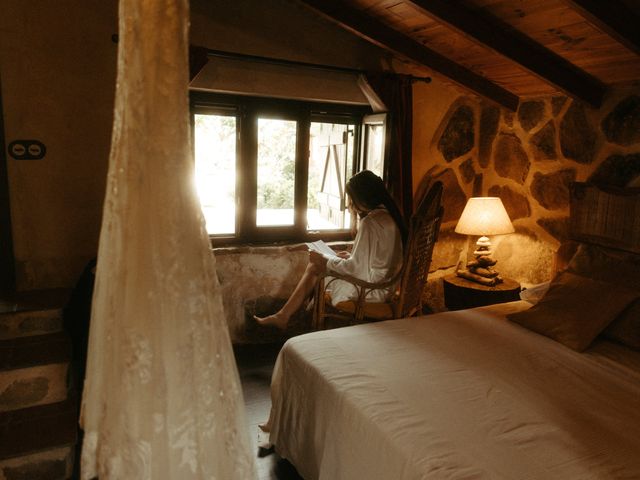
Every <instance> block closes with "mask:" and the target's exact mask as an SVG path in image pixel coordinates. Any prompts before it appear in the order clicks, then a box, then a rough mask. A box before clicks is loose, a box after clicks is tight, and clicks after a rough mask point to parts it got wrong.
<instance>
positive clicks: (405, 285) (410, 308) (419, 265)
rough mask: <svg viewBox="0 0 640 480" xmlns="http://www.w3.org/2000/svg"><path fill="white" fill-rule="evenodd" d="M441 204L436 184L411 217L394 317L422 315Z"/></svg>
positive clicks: (439, 185) (438, 229) (439, 186)
mask: <svg viewBox="0 0 640 480" xmlns="http://www.w3.org/2000/svg"><path fill="white" fill-rule="evenodd" d="M441 202H442V182H435V183H434V184H433V185H432V186H431V188H430V189H429V191H428V192H427V194H426V195H425V196H424V197H423V199H422V201H421V202H420V204H419V205H418V208H417V209H416V211H415V212H414V213H413V215H412V216H411V220H410V223H409V238H408V239H407V244H406V246H405V252H404V270H403V272H402V277H401V279H400V296H399V298H398V301H397V303H396V305H395V309H396V311H395V318H404V317H409V316H411V315H414V314H415V313H416V312H417V313H421V310H422V293H423V291H424V286H425V284H426V282H427V275H428V273H429V265H430V264H431V257H432V255H433V246H434V245H435V243H436V240H437V239H438V232H439V231H440V222H441V221H442V214H443V211H444V209H443V208H442V204H441Z"/></svg>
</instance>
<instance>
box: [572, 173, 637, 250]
mask: <svg viewBox="0 0 640 480" xmlns="http://www.w3.org/2000/svg"><path fill="white" fill-rule="evenodd" d="M570 208H571V213H570V217H569V235H570V237H571V238H572V239H573V240H576V241H579V242H587V243H595V244H597V245H603V246H606V247H612V248H617V249H620V250H626V251H629V252H633V253H640V188H616V187H610V188H606V189H602V188H599V187H596V186H595V185H591V184H588V183H573V184H572V186H571V207H570Z"/></svg>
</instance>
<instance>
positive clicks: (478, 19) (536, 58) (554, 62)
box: [407, 0, 608, 107]
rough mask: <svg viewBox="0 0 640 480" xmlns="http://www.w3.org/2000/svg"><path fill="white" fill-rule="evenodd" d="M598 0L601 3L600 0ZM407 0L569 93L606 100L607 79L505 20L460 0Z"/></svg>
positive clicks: (584, 98)
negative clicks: (590, 72) (592, 72)
mask: <svg viewBox="0 0 640 480" xmlns="http://www.w3.org/2000/svg"><path fill="white" fill-rule="evenodd" d="M583 1H586V0H583ZM594 1H595V3H598V0H594ZM600 1H601V0H600ZM407 3H410V4H412V5H413V6H415V7H416V8H417V9H418V10H420V11H421V12H423V13H424V14H425V15H428V16H429V17H431V18H433V19H434V20H436V21H437V22H440V23H443V24H445V25H447V26H448V27H449V28H452V29H453V30H455V31H456V32H458V33H460V34H461V35H464V36H465V37H467V38H469V39H470V40H472V41H474V42H475V43H478V44H481V45H483V46H485V47H488V48H490V49H491V50H493V51H494V52H495V53H497V54H499V55H502V56H504V57H506V58H508V59H509V60H511V61H513V62H515V63H517V64H518V65H520V66H521V67H523V68H525V69H526V70H527V71H529V72H530V73H532V74H533V75H535V76H537V77H538V78H540V79H541V80H543V81H544V82H546V83H549V84H551V85H553V86H554V87H556V88H558V89H560V90H562V91H563V92H565V93H566V94H567V95H569V96H571V97H573V98H576V99H579V100H582V101H584V102H587V103H588V104H590V105H592V106H594V107H599V106H600V105H601V104H602V99H603V97H604V94H605V91H606V86H605V85H604V84H603V83H601V82H600V81H599V80H598V79H597V78H595V77H593V76H591V75H589V74H588V73H587V72H584V71H583V70H580V69H579V68H577V67H576V66H575V65H573V64H572V63H570V62H568V61H567V60H565V59H564V58H562V57H561V56H559V55H557V54H556V53H554V52H552V51H551V50H548V49H547V48H545V47H543V46H542V45H540V44H539V43H537V42H535V41H533V40H532V39H530V38H529V37H527V36H526V35H524V34H522V33H520V32H518V31H517V30H515V29H514V28H513V27H512V26H510V25H508V24H507V23H504V22H503V21H502V20H500V19H498V18H496V17H493V16H490V15H489V14H485V13H483V12H479V11H476V10H472V9H470V8H468V7H465V6H464V5H463V4H461V3H460V2H451V1H446V0H407ZM602 3H606V4H608V2H602Z"/></svg>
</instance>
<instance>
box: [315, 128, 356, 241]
mask: <svg viewBox="0 0 640 480" xmlns="http://www.w3.org/2000/svg"><path fill="white" fill-rule="evenodd" d="M354 129H355V125H343V124H333V123H321V122H312V123H311V131H310V149H311V152H310V153H311V154H310V156H309V180H308V184H309V187H308V188H309V189H308V192H307V194H308V198H307V224H308V227H307V228H308V229H309V230H335V229H342V228H349V223H350V220H351V215H349V213H348V211H347V209H346V208H345V206H346V205H345V204H346V196H345V191H344V188H345V184H346V179H347V178H348V177H350V176H351V172H352V169H353V155H354V148H353V142H354V139H353V132H354Z"/></svg>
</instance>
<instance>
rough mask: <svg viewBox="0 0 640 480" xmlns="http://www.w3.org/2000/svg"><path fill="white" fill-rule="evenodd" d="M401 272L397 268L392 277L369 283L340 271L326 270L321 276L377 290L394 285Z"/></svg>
mask: <svg viewBox="0 0 640 480" xmlns="http://www.w3.org/2000/svg"><path fill="white" fill-rule="evenodd" d="M401 274H402V269H400V270H398V271H397V272H396V273H395V275H393V277H391V278H389V279H388V280H384V281H382V282H376V283H371V282H366V281H364V280H361V279H359V278H356V277H353V276H351V275H345V274H342V273H336V272H332V271H330V270H327V271H326V272H325V273H324V274H323V275H322V277H333V278H338V279H340V280H344V281H346V282H349V283H351V284H352V285H354V286H356V287H360V288H364V289H367V290H379V289H383V288H388V287H392V286H394V285H395V284H396V283H397V282H398V281H399V280H400V275H401Z"/></svg>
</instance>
